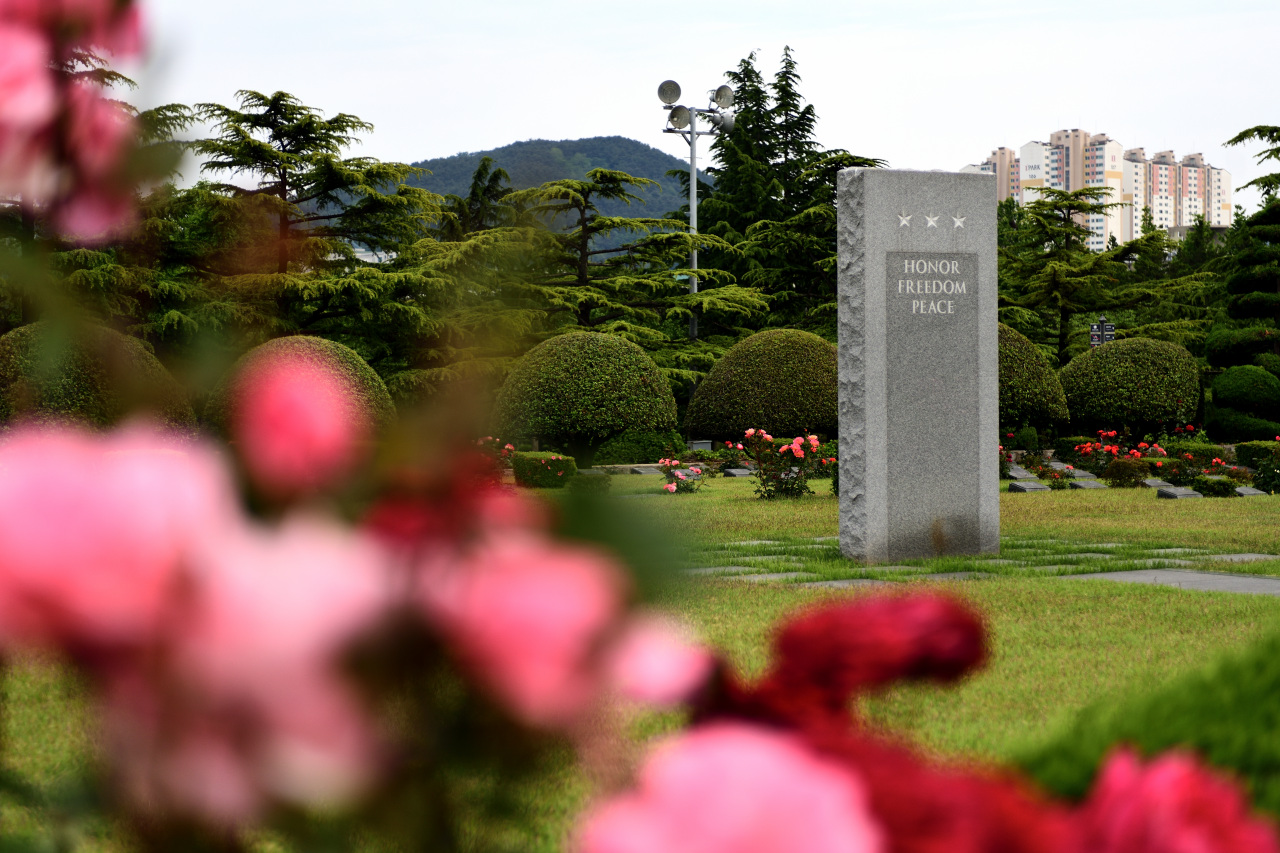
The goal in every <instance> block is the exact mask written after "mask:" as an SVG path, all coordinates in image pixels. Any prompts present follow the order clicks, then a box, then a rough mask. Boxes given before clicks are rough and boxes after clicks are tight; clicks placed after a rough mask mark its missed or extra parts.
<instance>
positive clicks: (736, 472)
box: [720, 468, 752, 477]
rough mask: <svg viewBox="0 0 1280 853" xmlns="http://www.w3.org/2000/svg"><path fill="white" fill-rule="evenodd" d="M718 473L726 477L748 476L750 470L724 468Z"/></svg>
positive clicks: (750, 472)
mask: <svg viewBox="0 0 1280 853" xmlns="http://www.w3.org/2000/svg"><path fill="white" fill-rule="evenodd" d="M720 473H721V474H723V475H724V476H726V477H750V476H751V474H752V471H751V469H750V468H725V469H724V470H723V471H721V472H720Z"/></svg>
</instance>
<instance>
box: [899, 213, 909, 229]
mask: <svg viewBox="0 0 1280 853" xmlns="http://www.w3.org/2000/svg"><path fill="white" fill-rule="evenodd" d="M898 227H899V228H910V227H911V217H910V216H907V215H905V214H902V213H899V214H898Z"/></svg>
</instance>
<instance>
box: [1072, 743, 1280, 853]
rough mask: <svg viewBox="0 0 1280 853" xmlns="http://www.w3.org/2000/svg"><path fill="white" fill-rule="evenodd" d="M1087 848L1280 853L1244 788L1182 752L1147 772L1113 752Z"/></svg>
mask: <svg viewBox="0 0 1280 853" xmlns="http://www.w3.org/2000/svg"><path fill="white" fill-rule="evenodd" d="M1081 824H1082V831H1083V832H1082V834H1083V838H1082V842H1083V846H1082V848H1081V849H1085V850H1090V851H1096V853H1163V851H1184V850H1185V851H1191V850H1194V851H1197V852H1198V853H1233V851H1239V850H1248V851H1251V853H1276V851H1278V850H1280V845H1278V844H1277V842H1276V836H1275V830H1274V829H1273V828H1272V827H1271V826H1270V825H1269V824H1268V823H1267V822H1265V821H1263V820H1261V819H1258V818H1254V817H1252V816H1251V815H1250V814H1249V802H1248V799H1247V798H1246V797H1245V795H1244V792H1243V791H1242V790H1241V789H1240V787H1239V786H1238V785H1236V784H1235V783H1234V782H1231V781H1229V780H1227V779H1225V778H1224V777H1222V776H1220V775H1218V774H1217V773H1214V772H1212V771H1210V770H1208V769H1206V768H1205V767H1203V766H1202V765H1201V764H1200V763H1199V762H1198V761H1197V760H1196V759H1195V758H1193V757H1192V756H1190V755H1187V754H1182V753H1176V752H1175V753H1166V754H1164V755H1162V756H1160V757H1157V758H1156V759H1155V760H1154V761H1152V762H1150V763H1148V764H1147V765H1146V766H1145V767H1144V766H1143V765H1142V764H1141V762H1140V761H1139V760H1138V758H1137V757H1136V756H1135V755H1134V754H1133V753H1132V752H1130V751H1128V750H1120V751H1118V752H1115V753H1112V755H1111V756H1110V757H1109V758H1108V759H1107V762H1106V764H1105V765H1104V766H1103V768H1102V770H1101V772H1100V773H1099V775H1098V780H1097V782H1096V783H1095V784H1094V788H1093V791H1092V792H1091V793H1090V795H1089V799H1088V800H1087V801H1086V802H1085V804H1084V808H1083V812H1082V814H1081Z"/></svg>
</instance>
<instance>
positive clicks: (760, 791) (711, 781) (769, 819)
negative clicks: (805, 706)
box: [573, 723, 886, 853]
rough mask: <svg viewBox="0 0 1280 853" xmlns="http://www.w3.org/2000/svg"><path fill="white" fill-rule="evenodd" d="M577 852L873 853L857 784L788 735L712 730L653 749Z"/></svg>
mask: <svg viewBox="0 0 1280 853" xmlns="http://www.w3.org/2000/svg"><path fill="white" fill-rule="evenodd" d="M573 849H574V850H576V851H578V853H652V851H659V850H660V851H664V853H729V851H732V853H792V851H797V850H803V851H805V852H806V853H880V851H882V850H884V849H886V848H885V842H884V838H883V833H882V831H881V829H880V827H879V826H878V825H877V824H876V822H875V820H874V819H873V817H872V816H871V814H870V812H869V810H868V806H867V796H866V793H865V792H864V790H863V786H862V783H861V782H860V780H859V779H858V778H857V777H856V776H854V775H853V773H852V772H850V771H849V770H847V769H846V768H844V767H842V766H840V765H838V764H835V763H834V762H832V761H830V760H828V759H825V758H821V757H818V756H816V755H814V754H813V753H812V752H810V751H809V750H808V749H806V748H805V747H804V746H803V744H802V743H801V742H800V741H799V740H797V739H796V738H794V737H792V736H790V735H787V734H784V733H781V732H777V731H774V730H771V729H766V728H763V727H759V726H753V725H749V724H746V723H717V724H713V725H708V726H705V727H702V728H697V729H694V730H692V731H691V732H689V733H686V734H682V735H679V736H676V737H674V738H671V739H670V740H668V741H666V742H665V743H664V744H662V745H660V746H659V747H658V748H657V749H655V750H654V751H653V752H652V753H651V754H650V755H649V757H648V759H647V760H646V761H645V763H644V766H643V767H642V768H641V770H640V773H639V779H638V782H637V788H636V790H634V791H630V792H628V793H624V794H621V795H619V796H617V797H614V798H613V799H611V800H608V801H606V802H604V803H603V804H601V805H599V806H597V807H596V808H595V809H593V810H592V811H591V812H590V813H588V815H587V816H586V818H585V820H583V821H582V823H581V824H580V826H579V828H578V833H577V839H576V844H574V846H573Z"/></svg>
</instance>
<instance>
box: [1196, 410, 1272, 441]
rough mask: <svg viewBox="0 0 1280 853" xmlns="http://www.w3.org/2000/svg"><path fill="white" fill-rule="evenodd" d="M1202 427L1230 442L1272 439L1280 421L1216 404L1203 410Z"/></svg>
mask: <svg viewBox="0 0 1280 853" xmlns="http://www.w3.org/2000/svg"><path fill="white" fill-rule="evenodd" d="M1204 428H1205V429H1206V430H1208V431H1209V432H1211V433H1213V436H1214V437H1215V438H1218V439H1221V440H1222V441H1232V442H1242V441H1266V440H1267V439H1268V438H1270V439H1272V440H1274V439H1275V437H1276V436H1277V435H1280V422H1277V421H1270V420H1267V419H1266V418H1255V417H1253V416H1252V415H1246V414H1245V413H1244V412H1237V411H1236V410H1235V409H1220V408H1218V407H1217V406H1209V407H1208V409H1207V411H1206V412H1205V422H1204Z"/></svg>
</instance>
